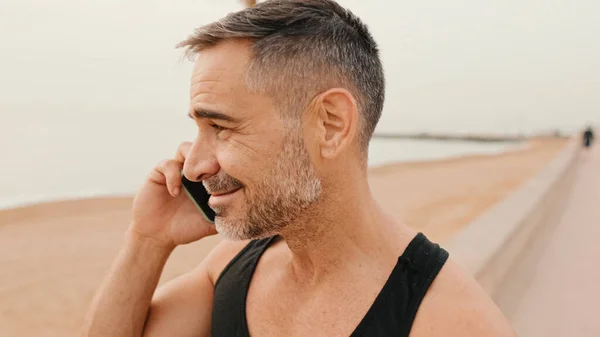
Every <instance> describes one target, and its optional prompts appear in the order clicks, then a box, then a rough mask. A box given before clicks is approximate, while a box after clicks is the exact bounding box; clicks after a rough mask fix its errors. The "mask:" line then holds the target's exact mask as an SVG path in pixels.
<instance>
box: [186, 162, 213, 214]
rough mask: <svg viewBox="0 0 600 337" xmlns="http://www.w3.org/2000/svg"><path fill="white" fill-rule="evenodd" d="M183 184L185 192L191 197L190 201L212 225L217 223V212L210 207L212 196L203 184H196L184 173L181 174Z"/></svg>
mask: <svg viewBox="0 0 600 337" xmlns="http://www.w3.org/2000/svg"><path fill="white" fill-rule="evenodd" d="M181 182H182V184H183V190H184V191H185V193H186V194H187V195H188V197H190V199H191V200H192V201H193V202H194V204H196V207H198V210H199V211H200V213H202V215H203V216H204V218H205V219H206V220H207V221H209V222H210V223H214V222H215V211H213V210H212V208H210V207H208V199H209V198H210V194H208V192H207V191H206V189H205V188H204V185H202V182H195V181H191V180H189V179H187V178H186V177H185V176H184V175H183V173H182V174H181Z"/></svg>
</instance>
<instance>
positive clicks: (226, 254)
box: [203, 239, 251, 285]
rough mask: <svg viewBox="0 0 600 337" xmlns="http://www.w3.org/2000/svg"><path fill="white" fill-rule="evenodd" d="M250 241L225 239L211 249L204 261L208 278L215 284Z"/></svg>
mask: <svg viewBox="0 0 600 337" xmlns="http://www.w3.org/2000/svg"><path fill="white" fill-rule="evenodd" d="M250 242H251V241H250V240H242V241H230V240H225V239H223V240H221V242H219V243H218V244H217V245H216V246H215V248H213V249H212V250H211V252H210V253H209V254H208V255H207V256H206V259H205V260H204V261H203V264H204V267H205V270H206V273H207V274H208V278H209V279H210V281H211V283H212V284H213V285H214V284H215V282H216V281H217V279H218V278H219V276H220V275H221V273H222V272H223V270H224V269H225V268H226V267H227V265H228V264H229V263H230V262H231V261H232V260H233V259H234V258H235V257H236V256H237V255H238V254H240V252H241V251H242V250H244V249H245V248H246V247H247V246H248V244H250Z"/></svg>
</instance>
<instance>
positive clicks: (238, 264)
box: [211, 237, 276, 337]
mask: <svg viewBox="0 0 600 337" xmlns="http://www.w3.org/2000/svg"><path fill="white" fill-rule="evenodd" d="M275 238H276V237H270V238H265V239H259V240H253V241H250V242H249V243H248V245H246V247H244V248H243V249H242V250H241V251H240V252H239V253H238V254H237V255H236V256H235V257H234V258H233V259H232V260H231V261H230V262H229V263H228V264H227V266H226V267H225V268H224V269H223V271H222V272H221V274H220V275H219V277H218V278H217V281H216V282H215V287H214V299H213V312H212V324H211V325H212V331H211V335H212V336H232V337H248V333H247V331H248V328H247V325H246V295H247V294H248V289H249V288H250V282H251V280H252V275H253V274H254V270H255V269H256V266H257V264H258V261H259V260H260V257H261V256H262V254H263V253H264V252H265V250H267V248H268V247H269V245H270V244H271V243H272V242H273V240H274V239H275Z"/></svg>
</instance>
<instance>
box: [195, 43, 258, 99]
mask: <svg viewBox="0 0 600 337" xmlns="http://www.w3.org/2000/svg"><path fill="white" fill-rule="evenodd" d="M249 61H250V43H249V42H245V41H234V40H232V41H224V42H221V43H219V44H217V45H216V46H213V47H210V48H207V49H205V50H203V51H202V52H201V53H200V54H199V55H198V56H197V58H196V61H195V62H194V68H193V71H192V78H191V87H190V98H191V99H192V100H195V99H198V98H200V99H201V98H202V97H198V96H199V95H208V97H204V98H205V99H208V100H209V101H210V100H211V99H216V98H218V97H217V96H223V95H229V94H233V93H235V94H236V96H237V95H240V94H241V93H242V92H244V91H246V90H245V89H246V85H245V79H246V73H247V69H248V63H249ZM207 103H210V102H207Z"/></svg>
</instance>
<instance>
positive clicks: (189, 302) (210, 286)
mask: <svg viewBox="0 0 600 337" xmlns="http://www.w3.org/2000/svg"><path fill="white" fill-rule="evenodd" d="M246 244H247V241H238V242H231V241H222V242H221V243H219V244H218V245H217V246H216V247H215V248H214V249H213V250H212V251H211V252H210V254H209V255H208V256H207V257H206V258H205V259H204V260H203V261H202V263H201V264H200V265H199V266H198V267H196V269H194V270H193V271H192V272H190V273H187V274H185V275H182V276H180V277H178V278H176V279H175V280H173V281H170V282H169V283H167V284H165V285H164V286H162V287H160V288H159V289H158V290H157V291H156V294H155V295H154V298H153V299H152V304H151V305H150V311H149V314H148V319H147V321H146V327H145V330H144V337H169V336H177V337H201V336H202V337H204V336H206V337H209V336H210V330H211V318H212V304H213V292H214V283H215V280H216V278H217V277H218V275H219V274H221V272H222V271H223V269H224V268H225V266H226V265H227V263H229V261H230V260H231V259H232V258H233V257H234V256H235V255H236V254H237V253H238V252H239V251H240V250H241V249H242V248H243V247H244V246H245V245H246Z"/></svg>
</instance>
